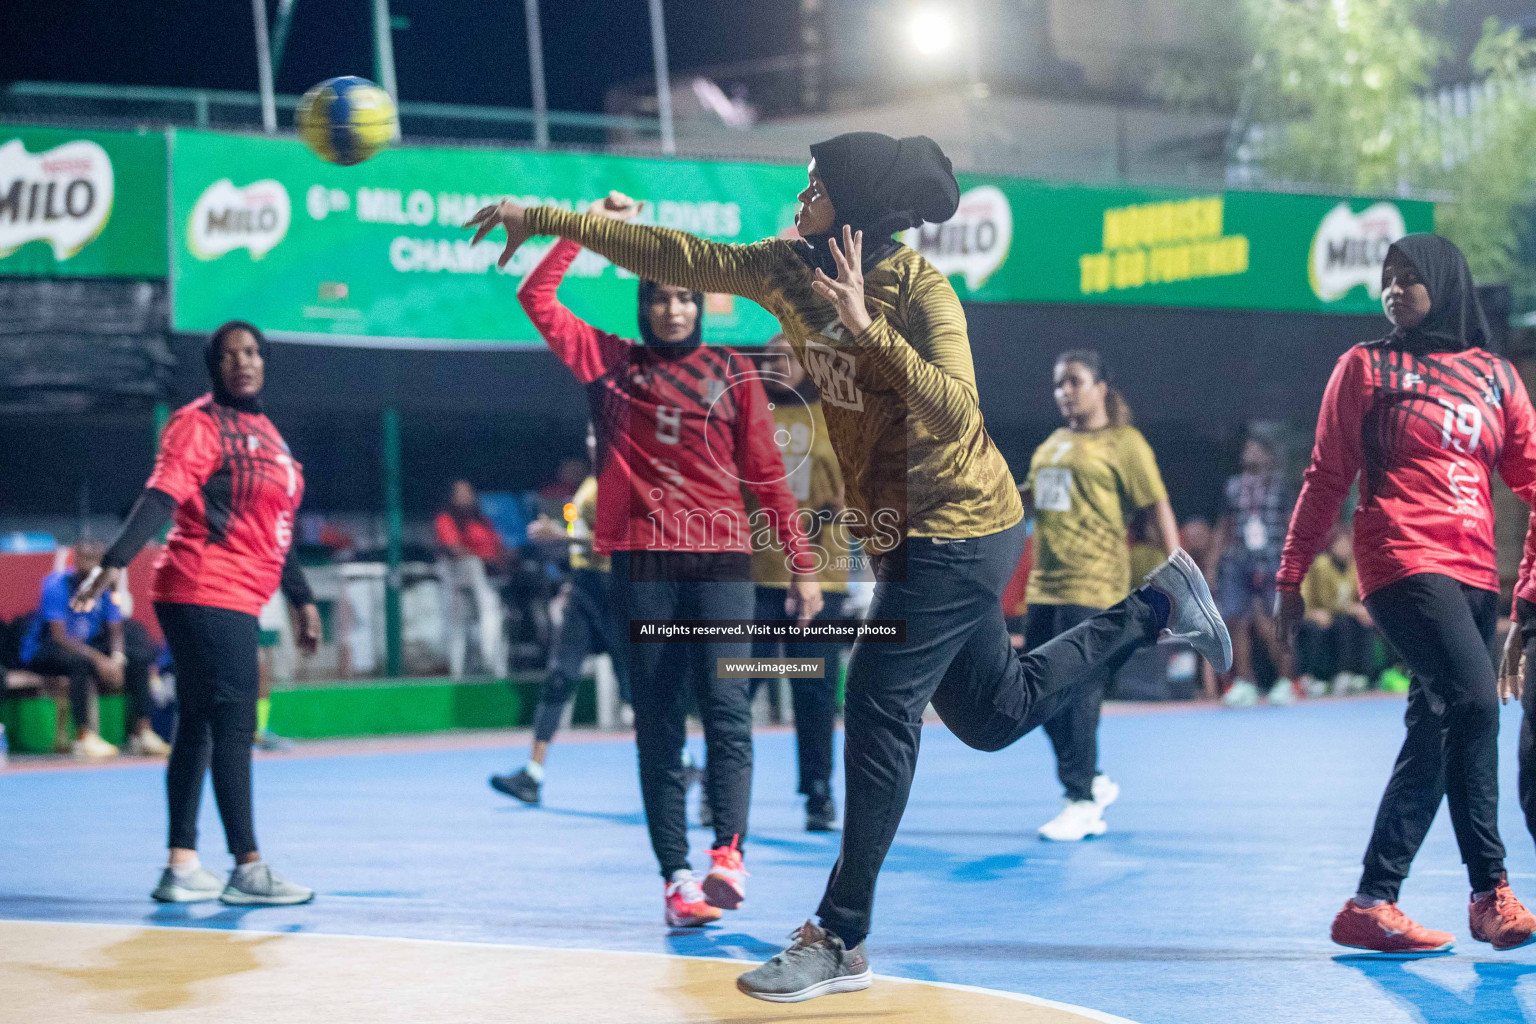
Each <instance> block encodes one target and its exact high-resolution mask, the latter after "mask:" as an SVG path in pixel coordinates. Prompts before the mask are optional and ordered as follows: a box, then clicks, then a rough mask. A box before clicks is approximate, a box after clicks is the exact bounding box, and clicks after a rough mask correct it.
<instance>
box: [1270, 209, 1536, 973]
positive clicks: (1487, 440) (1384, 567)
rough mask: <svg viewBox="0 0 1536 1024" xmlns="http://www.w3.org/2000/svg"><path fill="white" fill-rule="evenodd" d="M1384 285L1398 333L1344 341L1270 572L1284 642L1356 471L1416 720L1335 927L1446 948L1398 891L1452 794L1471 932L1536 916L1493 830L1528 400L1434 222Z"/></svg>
mask: <svg viewBox="0 0 1536 1024" xmlns="http://www.w3.org/2000/svg"><path fill="white" fill-rule="evenodd" d="M1381 301H1382V306H1383V308H1384V309H1385V311H1386V314H1387V319H1388V320H1390V321H1391V322H1392V325H1393V330H1392V333H1391V334H1389V335H1387V336H1386V337H1385V338H1383V339H1381V340H1380V341H1371V342H1366V343H1364V344H1361V345H1356V346H1355V347H1354V348H1352V349H1350V350H1349V351H1348V352H1346V353H1344V354H1343V355H1342V356H1340V357H1339V361H1338V363H1337V365H1335V366H1334V369H1333V376H1332V377H1330V378H1329V380H1328V388H1327V390H1326V391H1325V392H1324V393H1323V404H1322V409H1321V411H1320V412H1319V414H1318V419H1317V439H1316V442H1315V443H1314V446H1313V449H1312V462H1311V464H1310V465H1309V466H1308V467H1307V472H1306V476H1305V479H1304V482H1303V484H1302V489H1301V496H1300V498H1299V499H1298V500H1297V503H1296V510H1295V512H1294V513H1292V515H1291V526H1290V530H1289V533H1288V535H1287V536H1286V539H1285V548H1284V550H1283V551H1282V553H1281V556H1280V572H1279V575H1278V577H1277V579H1276V588H1277V591H1278V594H1277V597H1276V602H1275V603H1276V606H1277V612H1278V620H1279V621H1278V625H1279V628H1280V630H1281V635H1282V636H1283V637H1285V638H1286V640H1287V642H1289V640H1290V639H1291V638H1292V637H1293V636H1294V635H1295V631H1296V627H1297V625H1298V623H1300V621H1301V618H1302V616H1303V615H1304V614H1305V611H1306V609H1305V604H1304V602H1303V600H1302V596H1301V589H1300V588H1301V582H1302V579H1303V578H1304V577H1305V576H1306V573H1307V570H1308V569H1309V568H1310V567H1311V565H1312V560H1313V559H1314V558H1315V557H1316V556H1317V553H1318V552H1319V551H1320V550H1322V547H1323V545H1324V543H1326V541H1327V539H1328V536H1329V534H1330V533H1331V531H1332V530H1333V528H1334V524H1335V523H1336V522H1337V520H1338V515H1339V506H1340V504H1341V503H1342V502H1343V500H1344V497H1345V495H1346V494H1348V493H1349V489H1350V486H1351V485H1352V484H1354V482H1355V479H1356V477H1359V478H1360V506H1359V509H1358V511H1356V513H1355V520H1354V528H1355V560H1356V567H1357V570H1358V573H1359V578H1360V593H1361V596H1362V599H1363V600H1364V601H1365V606H1366V607H1367V608H1368V609H1369V610H1370V613H1371V617H1372V618H1373V619H1374V620H1375V621H1376V625H1377V626H1378V627H1379V628H1380V629H1381V631H1382V632H1383V633H1384V634H1385V635H1386V637H1387V639H1388V640H1389V641H1391V643H1392V646H1393V647H1395V648H1396V649H1397V653H1398V654H1399V656H1401V658H1402V659H1403V661H1405V662H1406V663H1407V665H1408V669H1409V671H1410V673H1411V674H1412V677H1413V682H1412V685H1411V686H1410V688H1409V690H1408V714H1407V725H1408V735H1407V736H1406V737H1405V738H1404V740H1403V747H1402V750H1401V752H1400V753H1399V754H1398V755H1397V764H1396V765H1395V767H1394V768H1393V769H1392V778H1391V780H1390V781H1389V782H1388V783H1387V789H1386V792H1385V793H1383V794H1382V797H1381V805H1380V806H1379V807H1378V808H1377V811H1376V824H1375V827H1374V828H1373V829H1372V832H1371V841H1370V845H1369V846H1368V847H1367V848H1366V851H1365V871H1364V873H1363V874H1362V876H1361V878H1360V885H1359V888H1358V889H1357V891H1356V893H1355V895H1354V896H1353V897H1351V898H1350V899H1349V900H1346V901H1345V903H1344V908H1343V909H1342V910H1340V911H1339V913H1338V916H1336V917H1335V918H1334V921H1333V930H1332V936H1333V941H1334V942H1337V943H1339V944H1340V945H1343V946H1353V947H1356V948H1359V949H1369V950H1374V951H1376V952H1381V953H1432V952H1438V951H1440V950H1443V949H1448V948H1450V946H1451V944H1452V943H1453V942H1454V941H1455V940H1454V938H1453V937H1452V936H1451V934H1450V933H1449V932H1442V931H1434V930H1431V929H1429V928H1425V927H1423V926H1421V925H1419V924H1416V923H1415V922H1414V921H1412V920H1410V919H1409V918H1408V916H1407V915H1406V914H1404V913H1403V912H1402V911H1401V910H1399V909H1398V907H1397V896H1398V891H1399V889H1400V888H1401V887H1402V884H1403V880H1404V879H1405V878H1407V877H1408V868H1409V865H1410V864H1411V863H1412V861H1413V857H1414V855H1415V854H1416V853H1418V850H1419V846H1420V845H1421V844H1422V843H1423V842H1424V836H1425V835H1426V834H1427V833H1428V832H1429V826H1430V824H1431V823H1432V822H1433V821H1434V819H1435V813H1436V812H1437V811H1438V810H1439V807H1440V800H1441V798H1442V797H1444V798H1445V799H1446V800H1447V801H1448V802H1449V804H1450V809H1451V825H1452V827H1453V828H1454V829H1455V831H1456V842H1457V845H1458V846H1459V847H1460V848H1461V859H1462V862H1463V863H1465V864H1466V867H1467V875H1468V878H1469V880H1470V881H1471V888H1472V897H1471V901H1470V904H1469V907H1468V925H1469V927H1470V930H1471V932H1472V937H1473V938H1475V939H1477V940H1479V941H1480V942H1488V943H1492V945H1493V946H1494V948H1495V949H1508V948H1510V947H1512V946H1518V945H1520V944H1522V943H1524V942H1525V941H1527V940H1528V939H1530V938H1531V934H1532V932H1533V930H1536V918H1533V917H1532V916H1531V914H1530V913H1529V912H1527V911H1526V909H1525V908H1524V907H1522V906H1521V905H1520V901H1519V900H1517V899H1515V897H1514V895H1513V894H1512V893H1511V892H1510V889H1509V883H1508V882H1507V881H1506V880H1505V875H1504V844H1503V842H1502V841H1501V840H1500V839H1499V828H1498V803H1499V778H1498V768H1499V748H1498V740H1499V701H1498V696H1497V692H1496V683H1495V681H1494V671H1493V663H1492V660H1491V659H1490V658H1489V656H1488V644H1489V641H1490V640H1492V638H1493V630H1494V626H1495V624H1496V622H1497V618H1498V599H1499V572H1498V564H1497V560H1496V557H1495V554H1496V552H1495V548H1494V537H1493V501H1492V498H1491V490H1490V482H1491V480H1492V477H1493V474H1494V473H1495V472H1497V473H1498V474H1499V475H1500V476H1502V477H1503V478H1504V479H1505V480H1506V481H1507V482H1508V483H1509V485H1510V487H1511V488H1513V489H1514V491H1515V493H1516V494H1518V495H1519V496H1520V499H1521V500H1522V501H1525V502H1527V503H1530V502H1531V501H1532V499H1536V414H1533V413H1532V411H1531V400H1530V398H1529V397H1528V396H1527V395H1526V391H1525V385H1524V384H1523V383H1522V382H1521V380H1520V375H1519V374H1517V373H1516V372H1515V370H1514V367H1512V366H1510V364H1509V363H1508V362H1506V361H1505V360H1503V359H1500V358H1499V357H1498V356H1496V355H1493V354H1492V353H1490V352H1487V351H1485V350H1484V349H1483V348H1482V346H1483V344H1484V343H1485V341H1486V340H1487V338H1488V323H1487V321H1486V320H1485V319H1484V317H1483V310H1482V307H1481V306H1480V305H1479V304H1478V301H1477V293H1476V291H1475V290H1474V289H1473V286H1472V275H1471V273H1470V272H1469V271H1468V269H1467V261H1466V258H1465V257H1463V256H1462V254H1461V250H1460V249H1458V248H1456V246H1455V245H1454V244H1453V243H1451V242H1450V241H1448V240H1447V239H1444V238H1441V237H1439V236H1438V235H1428V234H1420V235H1407V236H1405V237H1403V238H1401V239H1399V240H1398V241H1397V242H1395V243H1393V245H1392V247H1391V248H1390V249H1389V250H1388V251H1387V258H1386V263H1385V265H1384V266H1383V267H1382V293H1381ZM1529 543H1530V542H1529V541H1528V542H1527V544H1528V545H1529ZM1526 561H1527V565H1528V564H1529V562H1530V556H1529V554H1528V555H1527V559H1526ZM1525 579H1528V575H1527V574H1526V573H1522V580H1525ZM1528 592H1529V591H1527V593H1528Z"/></svg>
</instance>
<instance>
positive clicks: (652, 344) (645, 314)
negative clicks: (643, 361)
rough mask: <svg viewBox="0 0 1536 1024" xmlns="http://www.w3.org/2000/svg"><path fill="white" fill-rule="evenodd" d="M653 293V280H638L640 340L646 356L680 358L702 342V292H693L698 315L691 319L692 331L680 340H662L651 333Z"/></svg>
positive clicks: (654, 291)
mask: <svg viewBox="0 0 1536 1024" xmlns="http://www.w3.org/2000/svg"><path fill="white" fill-rule="evenodd" d="M655 294H656V282H655V281H644V280H642V281H641V282H640V288H639V290H638V292H637V294H636V298H638V299H639V304H640V312H639V319H640V340H641V341H642V342H644V343H645V345H644V352H645V354H646V357H647V358H651V357H656V358H660V359H681V358H682V357H683V356H686V355H688V354H689V353H690V352H692V351H693V350H694V349H696V348H698V347H699V346H700V345H702V344H704V293H703V292H694V293H693V302H694V305H695V306H697V307H698V309H699V315H698V318H697V319H695V320H694V321H693V333H692V334H690V335H688V337H686V338H684V339H683V340H682V341H662V340H661V339H660V338H658V337H656V335H655V334H653V333H651V298H652V296H654V295H655Z"/></svg>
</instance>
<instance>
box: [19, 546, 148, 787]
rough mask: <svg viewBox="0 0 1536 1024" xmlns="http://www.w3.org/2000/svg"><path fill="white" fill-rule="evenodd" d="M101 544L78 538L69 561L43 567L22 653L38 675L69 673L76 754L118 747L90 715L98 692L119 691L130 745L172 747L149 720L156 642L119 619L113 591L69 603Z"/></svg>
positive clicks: (139, 750) (144, 750) (106, 753)
mask: <svg viewBox="0 0 1536 1024" xmlns="http://www.w3.org/2000/svg"><path fill="white" fill-rule="evenodd" d="M102 551H103V548H102V546H101V545H100V544H98V543H94V542H89V541H88V542H84V543H81V544H80V545H78V546H77V547H76V548H75V567H74V568H73V569H64V570H60V571H58V572H53V573H49V574H48V575H47V576H46V577H44V579H43V586H42V599H41V602H40V604H39V607H38V610H37V612H36V614H35V615H34V616H33V618H32V623H31V626H30V627H29V628H28V630H27V631H26V633H25V635H24V636H22V638H21V646H20V650H19V652H18V653H19V655H20V660H21V663H22V665H23V666H24V667H26V668H28V669H31V670H32V671H33V672H36V673H38V674H39V675H42V676H66V677H68V679H69V709H70V716H71V717H72V718H73V719H74V725H75V736H74V741H73V744H72V747H71V750H72V752H73V753H74V755H75V756H76V757H78V758H84V759H90V758H101V757H112V756H114V755H116V754H117V748H116V747H115V746H113V745H112V744H110V743H108V742H107V741H106V740H104V739H102V738H101V734H100V732H98V731H97V728H96V727H95V725H94V721H95V716H94V715H93V714H92V711H93V709H94V701H95V697H96V694H97V691H98V690H99V689H101V688H103V687H104V688H106V689H108V690H111V691H116V690H119V689H121V690H124V691H125V692H126V695H127V705H128V706H127V709H126V712H127V714H126V721H127V727H128V728H127V731H128V752H129V753H131V754H135V755H140V756H163V755H165V754H168V753H170V747H169V746H168V745H167V744H166V743H165V741H164V740H162V739H161V738H160V737H159V736H158V735H156V734H155V731H154V730H153V729H152V728H150V724H149V713H150V703H149V673H150V669H151V668H152V667H153V665H154V661H155V653H156V652H155V645H154V643H153V641H152V640H151V639H150V637H149V633H148V631H147V630H145V629H144V627H143V626H142V625H140V624H139V623H136V622H125V621H124V619H123V614H122V610H121V608H120V606H119V605H118V602H117V597H116V595H115V594H111V593H109V594H105V595H103V596H102V598H101V600H99V601H97V602H96V606H95V607H94V608H93V609H91V610H90V611H89V612H75V611H72V610H71V609H70V607H69V599H70V595H72V594H73V593H74V591H75V585H76V583H77V581H78V580H79V579H80V578H81V577H82V576H84V575H85V574H86V573H89V572H90V571H91V570H92V569H94V568H95V567H96V566H97V565H99V564H101V556H102Z"/></svg>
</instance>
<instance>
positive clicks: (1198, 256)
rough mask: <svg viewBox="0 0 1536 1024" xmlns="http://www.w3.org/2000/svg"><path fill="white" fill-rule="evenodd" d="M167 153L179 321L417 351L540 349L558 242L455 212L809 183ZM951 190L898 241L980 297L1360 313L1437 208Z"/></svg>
mask: <svg viewBox="0 0 1536 1024" xmlns="http://www.w3.org/2000/svg"><path fill="white" fill-rule="evenodd" d="M171 152H172V178H173V187H172V194H173V199H172V215H171V248H172V253H173V258H172V281H173V311H174V312H173V316H174V322H175V327H176V329H177V330H181V331H190V332H205V331H210V330H212V329H213V328H214V327H216V326H218V325H219V324H220V323H222V322H224V321H225V320H228V319H230V318H233V317H239V318H241V319H247V320H251V321H253V322H255V323H258V324H260V325H261V326H262V327H263V328H264V329H266V330H268V331H269V332H271V333H272V334H274V335H275V336H277V337H284V338H290V339H297V340H311V341H330V342H335V343H346V344H374V345H402V346H413V347H429V346H451V347H474V346H479V345H507V344H530V345H536V344H540V340H539V338H538V336H537V334H536V332H535V331H534V329H533V326H532V325H531V324H530V323H529V322H528V320H527V319H526V318H525V317H524V316H523V313H522V310H521V308H520V307H519V306H518V303H517V298H516V288H517V283H518V281H519V280H520V279H521V277H522V276H523V275H524V274H526V273H527V272H528V270H529V269H530V268H531V267H532V266H533V265H534V263H535V262H536V261H537V260H538V259H539V258H540V257H541V256H542V255H543V254H544V253H545V252H546V251H547V250H548V248H549V245H550V244H552V243H551V241H550V240H548V239H536V240H534V241H532V242H530V243H528V244H527V245H525V246H523V248H522V249H520V250H519V251H518V253H517V255H516V256H515V257H514V258H513V260H512V262H511V263H509V264H508V265H507V267H506V268H505V269H498V268H497V267H496V257H497V256H498V255H499V253H500V252H501V248H502V240H501V238H500V237H499V236H500V232H497V233H496V234H495V235H494V236H492V237H491V238H489V239H487V240H485V241H483V242H481V244H480V245H478V246H471V245H470V244H469V233H468V232H465V231H463V230H462V229H461V228H460V227H459V225H460V224H462V223H463V221H464V220H465V219H467V218H468V217H469V216H470V214H472V213H473V212H474V211H475V210H476V209H478V208H479V207H481V206H483V205H485V204H487V203H489V202H492V201H494V200H495V199H498V198H500V197H502V196H507V195H511V196H516V197H518V198H519V199H520V200H522V201H524V202H527V203H545V204H553V205H557V206H561V207H564V208H566V209H573V208H576V209H579V208H581V207H583V206H584V205H585V204H586V203H588V202H590V201H591V200H593V199H594V198H596V197H598V196H601V195H605V194H606V193H607V192H608V191H609V190H610V189H618V190H620V191H623V192H627V193H628V194H630V195H632V196H635V197H636V198H639V199H643V200H645V203H646V205H645V212H644V213H643V214H642V216H641V219H642V220H643V221H646V222H649V223H656V224H661V225H663V226H667V227H676V228H680V229H682V230H685V231H690V232H693V233H695V234H699V235H702V236H704V237H706V238H711V239H714V240H716V241H721V242H752V241H756V240H758V239H760V238H766V237H770V236H774V235H780V234H786V233H789V232H792V228H791V224H792V222H793V215H794V205H795V195H796V194H797V193H798V192H799V190H800V189H801V188H802V187H803V185H804V178H805V172H804V169H803V168H800V167H783V166H773V165H764V164H743V163H706V162H698V161H688V160H650V159H637V158H629V157H614V156H599V155H589V154H576V153H536V152H530V151H526V150H509V149H473V148H463V147H457V148H448V147H442V148H435V147H402V148H399V149H395V150H391V151H387V152H385V153H382V154H380V155H379V156H377V157H375V158H374V159H372V160H369V161H367V162H366V163H363V164H359V165H357V166H354V167H338V166H334V165H332V164H327V163H324V162H323V161H321V160H319V159H318V158H316V157H315V156H313V155H312V154H311V153H310V152H309V151H308V150H306V149H305V148H304V147H303V146H301V145H300V144H299V143H298V142H295V141H292V140H288V139H271V138H262V137H256V136H239V135H224V134H217V133H208V132H193V131H176V132H174V133H173V135H172V146H171ZM960 183H961V190H962V195H961V200H960V208H959V211H958V212H957V213H956V215H955V217H954V218H953V219H951V220H950V221H948V222H947V223H945V224H942V225H937V226H926V227H924V228H922V229H919V230H914V231H910V232H907V233H906V234H905V235H904V241H906V242H907V244H909V245H911V246H913V247H914V248H916V249H918V250H919V251H921V252H922V253H923V254H924V255H925V256H926V257H927V258H928V259H930V260H931V261H932V262H933V263H934V264H935V265H936V266H938V267H939V268H940V269H941V270H942V271H944V272H945V273H946V274H948V275H949V276H950V280H951V281H953V282H954V285H955V288H956V290H957V291H958V292H959V293H960V296H961V298H963V299H966V300H968V301H975V302H1050V303H1071V304H1099V303H1116V304H1124V305H1147V306H1189V307H1206V308H1227V309H1263V310H1280V311H1297V312H1339V313H1370V312H1375V311H1377V310H1379V308H1380V307H1379V304H1378V298H1377V295H1378V292H1379V289H1380V283H1379V282H1380V275H1381V263H1382V260H1383V258H1384V257H1385V255H1386V248H1387V246H1388V245H1389V244H1390V243H1391V242H1392V241H1393V240H1395V239H1397V238H1399V237H1401V236H1402V235H1403V234H1405V233H1407V232H1410V231H1429V230H1432V229H1433V224H1434V207H1433V205H1432V204H1429V203H1420V202H1407V201H1397V200H1375V199H1344V198H1338V197H1326V196H1302V195H1287V194H1277V193H1258V192H1194V191H1189V190H1175V189H1147V188H1092V187H1087V186H1081V185H1068V184H1053V183H1047V182H1040V181H1030V180H1024V179H1017V178H1005V177H991V176H979V175H961V177H960ZM560 294H561V298H562V300H563V301H564V302H565V303H566V304H567V305H568V306H570V307H571V309H572V310H574V311H575V312H576V314H577V315H578V316H581V317H583V318H584V319H587V320H589V321H591V322H592V323H594V324H596V325H597V326H599V327H601V328H603V329H606V330H610V331H614V332H616V333H620V334H625V335H629V336H634V334H635V331H636V323H635V318H636V317H635V315H636V309H635V284H634V278H633V275H631V274H629V273H627V272H625V271H622V270H620V269H619V268H617V267H614V266H613V265H611V264H609V263H608V262H607V261H606V260H604V259H603V258H602V257H599V256H597V255H596V254H594V253H583V255H582V256H581V257H580V258H579V259H578V260H577V261H576V263H575V264H574V265H573V266H572V268H571V270H570V273H569V274H568V275H567V282H566V284H565V285H564V286H563V287H562V289H561V293H560ZM774 330H775V324H774V322H773V320H772V318H771V317H770V316H769V315H768V314H767V313H766V312H764V311H763V310H762V309H760V308H758V307H757V306H755V305H754V304H752V303H750V302H748V301H746V300H744V299H737V298H732V297H730V296H720V295H711V296H709V297H708V299H707V302H706V316H705V336H706V338H708V339H709V340H711V341H720V342H731V343H737V344H741V343H756V342H761V341H763V340H765V339H766V338H768V337H769V336H770V335H771V334H772V333H773V331H774Z"/></svg>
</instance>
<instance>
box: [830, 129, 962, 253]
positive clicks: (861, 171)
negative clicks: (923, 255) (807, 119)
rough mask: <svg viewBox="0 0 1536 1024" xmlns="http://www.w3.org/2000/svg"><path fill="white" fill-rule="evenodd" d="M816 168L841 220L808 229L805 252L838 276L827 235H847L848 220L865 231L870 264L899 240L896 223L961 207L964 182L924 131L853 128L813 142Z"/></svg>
mask: <svg viewBox="0 0 1536 1024" xmlns="http://www.w3.org/2000/svg"><path fill="white" fill-rule="evenodd" d="M811 156H812V157H814V158H815V160H816V174H817V175H818V176H819V177H820V178H821V180H822V181H823V182H824V183H825V184H826V186H827V195H828V196H829V197H830V198H831V200H832V207H833V209H834V210H835V211H836V213H837V221H836V223H835V224H833V226H832V230H831V232H829V233H828V234H826V235H810V236H807V237H806V239H805V241H806V243H807V246H806V247H805V248H802V249H801V258H802V259H804V260H805V261H806V262H807V263H809V264H810V265H811V266H813V267H820V268H821V269H822V271H824V272H825V273H826V274H828V275H830V276H831V277H834V278H835V277H836V276H837V264H836V262H835V261H834V260H833V259H832V252H831V249H830V248H829V247H828V245H827V239H828V238H836V239H837V242H838V244H839V245H842V241H843V225H845V224H846V225H848V226H849V227H851V228H853V229H854V230H855V231H862V232H864V259H863V265H864V269H865V270H868V269H869V268H871V267H873V266H874V265H875V264H876V263H879V262H880V261H881V260H883V259H885V258H886V257H887V256H889V255H890V254H891V253H893V252H895V251H896V249H897V248H898V247H899V246H900V245H901V243H900V242H897V241H895V240H894V239H892V238H891V235H892V234H894V233H895V232H897V231H905V230H906V229H907V228H915V227H917V226H918V225H920V224H922V223H924V222H925V221H926V222H928V223H930V224H940V223H943V222H944V221H946V220H949V218H951V217H953V216H954V215H955V210H956V209H957V208H958V207H959V205H960V185H959V183H958V182H956V181H955V172H954V168H953V166H952V165H951V164H950V162H949V157H947V156H945V155H944V151H943V150H941V149H940V148H939V144H938V143H937V142H934V141H933V140H932V139H930V138H929V137H928V136H926V135H910V136H908V137H906V138H904V139H893V138H891V137H890V136H889V135H881V134H880V133H879V132H848V133H846V134H844V135H839V136H836V137H835V138H831V139H828V140H827V141H825V142H818V143H816V144H815V145H813V146H812V147H811Z"/></svg>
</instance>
